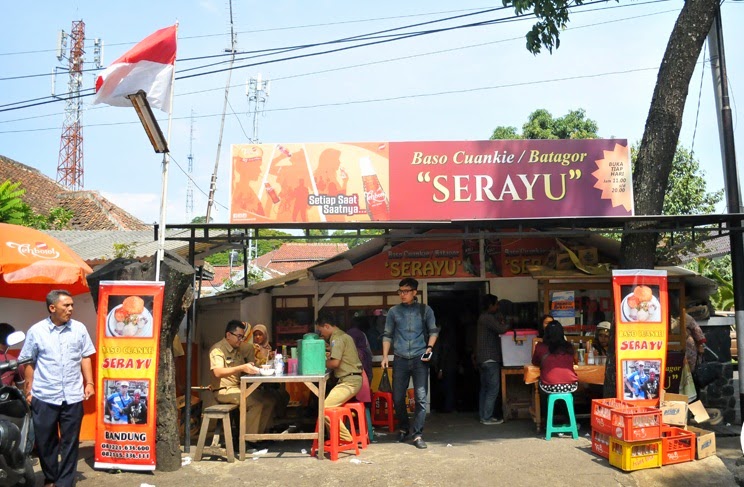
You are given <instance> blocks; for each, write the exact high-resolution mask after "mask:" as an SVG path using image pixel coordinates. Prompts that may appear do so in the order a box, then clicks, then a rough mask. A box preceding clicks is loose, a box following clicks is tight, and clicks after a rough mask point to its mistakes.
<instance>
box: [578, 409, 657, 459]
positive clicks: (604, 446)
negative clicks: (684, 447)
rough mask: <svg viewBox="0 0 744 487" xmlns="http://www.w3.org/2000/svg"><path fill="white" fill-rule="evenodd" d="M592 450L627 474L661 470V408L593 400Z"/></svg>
mask: <svg viewBox="0 0 744 487" xmlns="http://www.w3.org/2000/svg"><path fill="white" fill-rule="evenodd" d="M591 422H592V451H594V452H595V453H597V454H598V455H601V456H603V457H605V458H607V459H608V460H609V461H610V464H611V465H613V466H615V467H618V468H620V469H622V470H625V471H632V470H641V469H644V468H654V467H661V465H662V429H661V428H662V423H661V411H660V410H659V409H658V408H649V407H634V406H633V404H632V403H630V402H627V401H621V400H618V399H596V400H594V401H592V417H591Z"/></svg>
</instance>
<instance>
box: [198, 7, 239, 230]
mask: <svg viewBox="0 0 744 487" xmlns="http://www.w3.org/2000/svg"><path fill="white" fill-rule="evenodd" d="M237 44H238V38H237V37H236V35H235V29H234V24H233V15H232V0H231V1H230V52H231V53H232V54H231V56H230V65H229V66H228V68H227V84H225V101H224V102H223V104H222V120H221V121H220V135H219V137H218V139H217V157H215V160H214V172H212V180H211V182H210V183H209V198H208V200H207V219H206V221H205V222H204V223H206V224H209V223H210V221H211V219H212V205H213V204H214V193H215V191H217V169H219V166H220V152H221V151H222V134H223V133H224V131H225V114H226V113H227V103H228V99H229V95H230V80H231V79H232V67H233V64H234V63H235V52H236V51H235V49H236V46H237Z"/></svg>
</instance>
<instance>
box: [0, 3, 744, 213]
mask: <svg viewBox="0 0 744 487" xmlns="http://www.w3.org/2000/svg"><path fill="white" fill-rule="evenodd" d="M500 5H501V3H500V2H487V1H484V0H465V1H464V2H451V1H449V2H445V1H439V0H430V1H428V2H400V1H389V0H377V1H375V2H369V1H364V2H362V1H357V2H348V1H341V0H315V1H312V2H309V1H306V0H305V1H300V0H296V1H289V0H276V1H274V2H255V1H246V0H242V1H241V0H234V2H233V12H234V19H235V29H236V31H237V32H238V37H237V39H238V49H239V50H244V51H252V50H260V49H269V48H276V47H282V46H294V45H299V44H308V43H315V42H322V41H329V40H333V39H339V38H343V37H348V36H354V35H360V34H365V33H369V32H374V31H378V30H383V29H389V28H393V27H399V26H403V25H407V24H413V23H417V22H425V21H430V20H435V19H439V18H444V17H449V16H454V15H462V14H467V13H471V12H475V11H477V10H481V9H487V8H494V7H499V6H500ZM609 7H613V8H609ZM680 7H681V2H675V1H661V2H654V3H643V2H621V3H614V2H610V3H600V4H597V5H594V6H591V7H585V8H583V9H578V10H577V11H576V13H575V14H573V16H572V21H571V23H570V24H569V25H568V29H567V30H565V31H564V32H563V34H562V35H561V47H560V48H559V49H557V50H556V51H555V52H554V53H553V54H552V55H551V54H549V53H547V52H544V53H542V54H540V55H537V56H533V55H532V54H530V53H529V52H527V50H526V49H525V47H524V45H525V42H524V34H525V33H526V32H527V30H528V29H529V27H530V26H531V25H532V21H531V20H530V19H528V20H523V21H519V22H509V23H497V24H494V25H490V26H484V27H477V28H471V29H460V30H453V31H450V32H446V33H440V34H433V35H428V36H421V37H415V38H412V39H407V40H401V41H397V42H392V43H388V44H381V45H376V46H370V47H362V48H358V49H351V50H348V51H345V52H340V53H333V54H326V55H321V56H315V57H308V58H305V59H298V60H291V61H284V62H278V63H272V64H266V65H264V66H257V67H248V68H242V69H236V70H234V71H233V74H232V80H231V86H232V88H231V90H230V95H229V107H228V115H227V117H226V119H225V131H224V136H223V145H222V150H221V154H220V157H219V172H218V179H217V196H216V200H217V203H218V205H217V207H216V210H215V211H213V213H212V215H213V218H214V219H215V221H217V222H226V221H227V219H228V212H227V210H226V209H225V208H224V205H227V203H228V197H229V193H228V191H229V181H228V171H227V169H228V165H229V148H230V144H237V143H245V142H248V141H249V138H250V136H251V134H252V130H253V128H252V127H253V125H252V116H251V115H249V114H248V113H247V112H248V111H249V107H248V100H247V97H246V89H245V83H246V80H247V79H248V78H249V77H250V76H255V75H256V74H257V73H259V72H260V73H261V75H262V76H263V78H264V79H265V78H269V79H271V80H272V82H271V93H270V96H269V98H268V101H267V103H266V105H265V111H264V113H263V114H261V115H260V116H259V128H258V135H259V139H260V141H261V142H265V143H273V142H344V141H346V142H352V141H405V140H478V139H487V138H488V137H489V136H490V134H491V132H492V131H493V129H494V128H495V127H496V126H499V125H512V126H516V127H518V128H521V125H522V124H523V123H524V122H525V121H526V119H527V116H528V115H529V114H530V113H531V112H532V111H534V110H535V109H538V108H545V109H547V110H549V111H550V112H551V113H552V114H553V115H554V116H560V115H564V114H565V113H566V112H568V111H569V110H572V109H577V108H583V109H585V110H586V112H587V114H588V116H589V117H590V118H592V119H594V120H596V121H597V123H598V125H599V129H600V130H599V132H600V135H602V136H603V137H619V138H627V139H629V140H630V141H632V142H636V141H639V140H640V138H641V136H642V134H643V129H644V125H645V121H646V116H647V113H648V107H649V103H650V100H651V95H652V93H653V89H654V84H655V81H656V74H657V70H658V66H659V63H660V61H661V58H662V55H663V52H664V49H665V47H666V43H667V40H668V37H669V33H670V32H671V29H672V27H673V25H674V22H675V20H676V18H677V14H678V11H679V8H680ZM3 14H4V15H3V17H4V18H6V19H10V22H8V21H6V22H5V27H4V29H3V30H2V33H0V39H2V43H0V78H2V79H0V105H6V104H10V103H15V102H19V101H24V100H30V99H35V98H40V97H46V96H48V95H50V87H51V79H50V77H48V76H43V77H33V78H23V79H17V80H7V79H4V78H9V77H18V76H24V75H33V74H43V73H50V72H51V71H52V70H53V69H54V67H55V66H60V65H61V64H60V63H59V62H58V61H57V59H56V56H55V52H54V50H55V45H56V39H57V33H58V32H59V30H60V29H64V30H65V31H66V32H69V31H70V27H71V23H72V21H73V20H81V19H82V20H83V21H84V22H85V24H86V39H87V40H86V51H87V54H86V60H87V61H89V62H92V43H93V39H94V38H102V39H103V41H104V45H105V48H104V65H105V66H107V65H108V64H110V63H111V62H112V61H113V60H114V59H116V58H117V57H119V56H120V55H121V54H122V53H124V52H125V51H126V50H127V49H129V48H131V47H132V46H133V45H134V44H135V43H136V42H138V41H139V40H141V39H142V38H144V37H146V36H147V35H149V34H151V33H152V32H154V31H155V30H157V29H160V28H163V27H166V26H168V25H171V24H173V23H174V22H175V21H178V22H179V45H178V61H177V63H176V72H177V76H179V75H184V74H186V72H185V71H183V70H185V69H188V68H191V67H195V66H198V65H201V64H206V63H209V62H213V61H214V60H201V61H181V60H185V59H186V58H193V57H198V56H209V55H215V54H220V53H222V52H224V49H226V48H229V47H230V40H229V35H228V32H229V22H228V19H229V17H228V2H227V1H226V0H201V1H191V0H182V1H157V2H153V1H150V2H144V1H139V0H131V1H130V2H128V3H127V4H126V10H124V9H123V7H122V6H121V5H119V6H117V7H116V8H110V7H108V6H104V4H102V3H101V2H93V1H77V2H75V1H65V2H59V1H51V0H44V1H40V2H36V3H34V6H33V8H29V6H28V4H24V3H23V2H11V3H9V4H7V5H4V7H3ZM511 14H512V12H511V11H498V12H494V13H490V14H485V15H479V16H477V17H473V18H472V19H459V20H455V21H451V22H449V23H445V24H444V25H448V26H451V25H458V24H463V23H466V22H472V21H474V20H475V21H481V20H487V19H493V18H498V17H503V16H508V15H511ZM722 15H723V22H724V27H723V31H724V36H725V44H726V48H727V53H728V58H727V63H728V70H729V83H730V85H729V89H730V94H731V98H732V105H733V110H734V116H733V118H734V124H735V135H736V142H737V148H738V154H739V160H741V159H742V158H744V115H743V116H742V117H739V113H740V109H739V108H740V107H741V110H742V111H744V94H743V93H744V91H743V90H744V58H743V57H742V56H741V55H740V53H738V51H737V47H738V46H741V45H744V33H743V32H742V29H741V28H740V27H739V26H741V25H743V24H744V2H742V1H731V0H728V1H726V2H725V3H724V4H723V6H722ZM299 52H305V51H299ZM276 57H277V56H273V57H271V58H276ZM271 58H268V59H271ZM262 59H267V58H262ZM705 59H706V63H705V65H704V71H702V68H703V63H702V61H703V59H702V57H701V59H700V60H699V63H698V69H697V70H696V72H695V74H694V75H693V77H692V82H691V86H690V95H689V97H688V102H687V107H686V110H685V116H684V123H683V126H682V133H681V135H680V142H681V144H682V145H684V146H685V147H687V148H688V149H689V148H690V147H691V145H692V144H693V134H694V151H695V154H696V156H697V158H698V159H699V160H700V163H701V165H702V167H703V169H704V171H705V172H706V175H707V180H708V184H709V189H710V190H714V189H719V188H722V187H723V170H722V164H721V155H720V148H719V136H718V128H717V123H716V118H715V107H714V100H713V89H712V80H711V75H710V65H709V63H708V62H707V59H708V54H707V48H706V51H705ZM254 61H255V60H254ZM247 63H248V61H239V62H236V66H241V65H243V64H247ZM223 66H224V65H221V66H217V68H220V67H223ZM88 67H92V64H88V65H86V68H88ZM195 72H197V71H195ZM701 81H702V88H701ZM93 82H94V74H93V73H86V74H85V77H84V86H83V88H84V89H87V88H92V87H93ZM226 82H227V73H226V72H222V73H217V74H212V75H207V76H201V77H196V78H191V79H184V80H178V81H176V84H175V94H176V96H175V99H174V109H173V128H172V134H171V142H170V147H171V151H172V156H173V161H174V164H172V165H171V170H170V176H169V193H168V218H167V220H168V222H172V223H183V222H186V221H187V220H186V187H187V179H186V176H185V175H184V173H183V172H181V170H179V168H178V167H177V165H180V166H181V167H183V168H184V169H186V167H187V165H188V160H187V157H188V155H189V152H190V150H191V152H192V153H193V156H194V172H193V178H194V180H195V181H196V185H197V186H198V188H195V189H194V215H203V214H205V213H206V197H205V196H204V194H202V192H201V191H200V189H199V188H201V190H203V191H205V192H208V189H209V181H210V178H211V174H212V171H213V169H214V165H215V160H216V159H217V141H218V134H219V125H220V115H221V111H222V105H223V100H224V88H225V84H226ZM64 91H66V77H65V76H58V78H57V92H58V93H61V92H64ZM91 100H92V97H87V98H84V115H83V123H84V125H85V128H84V132H83V136H84V151H85V155H84V168H85V189H88V190H97V191H100V192H101V193H102V194H103V195H104V196H106V197H108V198H110V199H111V200H112V201H113V202H115V203H116V204H118V205H120V206H122V207H123V208H124V209H126V210H128V211H129V212H131V213H132V214H134V215H135V216H137V217H139V218H140V219H142V220H143V221H145V222H148V223H149V222H154V221H156V220H157V219H158V214H159V210H158V208H159V200H160V187H161V178H160V175H161V173H160V161H161V156H159V155H157V154H155V153H154V152H153V151H152V147H151V146H150V145H149V142H148V141H147V138H146V136H145V134H144V131H143V130H142V127H141V126H140V124H139V122H138V120H137V118H136V115H135V113H134V111H133V110H132V109H127V108H116V107H108V106H105V105H96V106H92V105H91ZM737 103H738V105H737ZM698 107H699V108H698ZM3 108H7V107H0V110H1V109H3ZM192 110H193V112H194V115H195V120H194V138H193V148H192V149H190V145H191V144H192V142H191V141H190V124H191V122H190V114H191V112H192ZM63 113H64V104H63V103H53V104H47V105H42V106H37V107H32V108H24V109H21V110H13V111H4V112H0V154H2V155H4V156H6V157H10V158H12V159H15V160H17V161H19V162H22V163H23V164H27V165H29V166H33V167H35V168H37V169H39V170H40V171H41V172H43V173H44V174H46V175H48V176H50V177H52V178H55V177H56V168H57V164H58V158H59V147H60V135H61V127H62V123H63V120H64V115H63ZM157 115H158V117H159V118H160V119H161V125H162V126H163V128H164V129H165V127H166V126H167V119H166V116H165V115H164V114H162V113H160V112H157ZM740 118H741V120H740ZM176 163H177V164H176ZM740 171H741V170H740ZM721 210H723V206H721Z"/></svg>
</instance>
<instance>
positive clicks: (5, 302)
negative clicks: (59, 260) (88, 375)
mask: <svg viewBox="0 0 744 487" xmlns="http://www.w3.org/2000/svg"><path fill="white" fill-rule="evenodd" d="M73 300H74V303H75V307H74V310H73V313H72V317H73V319H75V320H78V321H80V322H82V323H84V324H85V326H86V327H87V328H88V333H89V334H90V338H91V339H92V340H93V343H94V344H95V343H96V337H97V336H98V333H97V330H96V321H97V318H96V309H95V307H94V306H93V297H92V296H91V295H90V293H85V294H78V295H77V296H73ZM47 316H49V312H48V311H47V308H46V303H45V302H43V301H29V300H26V299H8V298H0V322H4V323H10V324H11V325H13V327H14V328H15V329H16V330H19V331H23V332H27V331H28V329H29V328H31V325H33V324H34V323H36V322H38V321H41V320H43V319H44V318H46V317H47Z"/></svg>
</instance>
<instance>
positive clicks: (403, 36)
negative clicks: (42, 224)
mask: <svg viewBox="0 0 744 487" xmlns="http://www.w3.org/2000/svg"><path fill="white" fill-rule="evenodd" d="M666 1H669V0H651V1H649V2H645V3H642V4H633V5H635V6H638V5H646V4H653V3H660V2H666ZM596 3H604V0H595V1H594V2H589V3H584V4H581V5H579V6H580V7H586V6H590V5H594V4H596ZM621 7H625V6H611V7H603V8H601V9H595V10H606V9H611V8H621ZM502 8H503V7H502ZM502 8H499V9H502ZM493 10H495V9H493ZM587 11H590V10H584V11H583V12H587ZM528 16H529V15H528V14H522V15H514V16H511V17H505V18H501V19H492V20H489V21H482V22H475V23H471V24H465V25H459V26H452V27H448V28H443V29H433V30H429V31H420V32H414V33H407V34H400V35H399V36H397V37H393V38H387V39H382V40H377V41H375V42H369V43H365V44H358V45H355V46H347V47H343V48H338V49H331V50H327V51H321V52H316V53H310V54H304V55H298V56H290V57H285V58H279V59H274V60H268V61H264V62H257V63H252V64H245V65H242V66H236V67H232V68H224V69H218V70H212V71H207V72H202V73H196V74H192V75H186V76H180V77H177V78H176V79H179V80H182V79H189V78H194V77H199V76H206V75H210V74H216V73H221V72H224V71H227V70H228V69H243V68H247V67H255V66H260V65H263V64H272V63H277V62H284V61H289V60H295V59H301V58H304V57H311V56H319V55H323V54H330V53H334V52H340V51H344V50H349V49H356V48H358V47H367V46H371V45H375V44H381V43H387V42H393V41H398V40H403V39H407V38H411V37H417V36H419V35H429V34H435V33H441V32H445V31H449V30H455V29H460V28H472V27H481V26H487V25H492V24H496V23H501V22H510V21H515V20H523V19H524V18H526V17H528ZM453 18H454V17H453ZM438 21H441V19H440V20H437V21H432V22H438ZM428 23H431V22H428ZM413 25H414V26H415V25H416V24H413ZM409 27H410V26H409ZM402 28H405V27H399V28H395V29H389V31H392V30H398V29H402ZM380 32H384V31H380ZM373 34H374V33H372V34H366V35H373ZM355 37H359V38H360V39H363V38H364V37H363V36H355ZM347 39H349V38H347ZM342 41H343V42H346V40H336V41H328V44H332V43H335V42H342ZM288 49H294V48H288ZM258 57H260V56H258ZM244 59H245V58H244ZM217 64H222V63H217ZM209 66H211V65H206V66H202V67H197V68H188V69H187V70H184V71H189V70H192V69H204V68H205V67H209ZM181 72H183V71H181ZM82 91H88V90H82ZM91 95H93V93H92V92H91V93H86V94H83V95H82V96H91ZM41 99H43V98H36V99H32V100H26V101H21V102H14V103H10V104H6V105H0V108H3V109H0V113H1V112H5V111H12V110H17V109H22V108H31V107H34V106H40V105H45V104H48V103H55V102H58V101H62V99H59V98H53V99H49V100H46V101H40V102H38V103H30V102H31V101H36V100H41ZM27 102H28V103H27ZM23 103H27V104H25V105H23V106H16V107H13V108H9V107H10V106H12V105H20V104H23Z"/></svg>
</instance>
